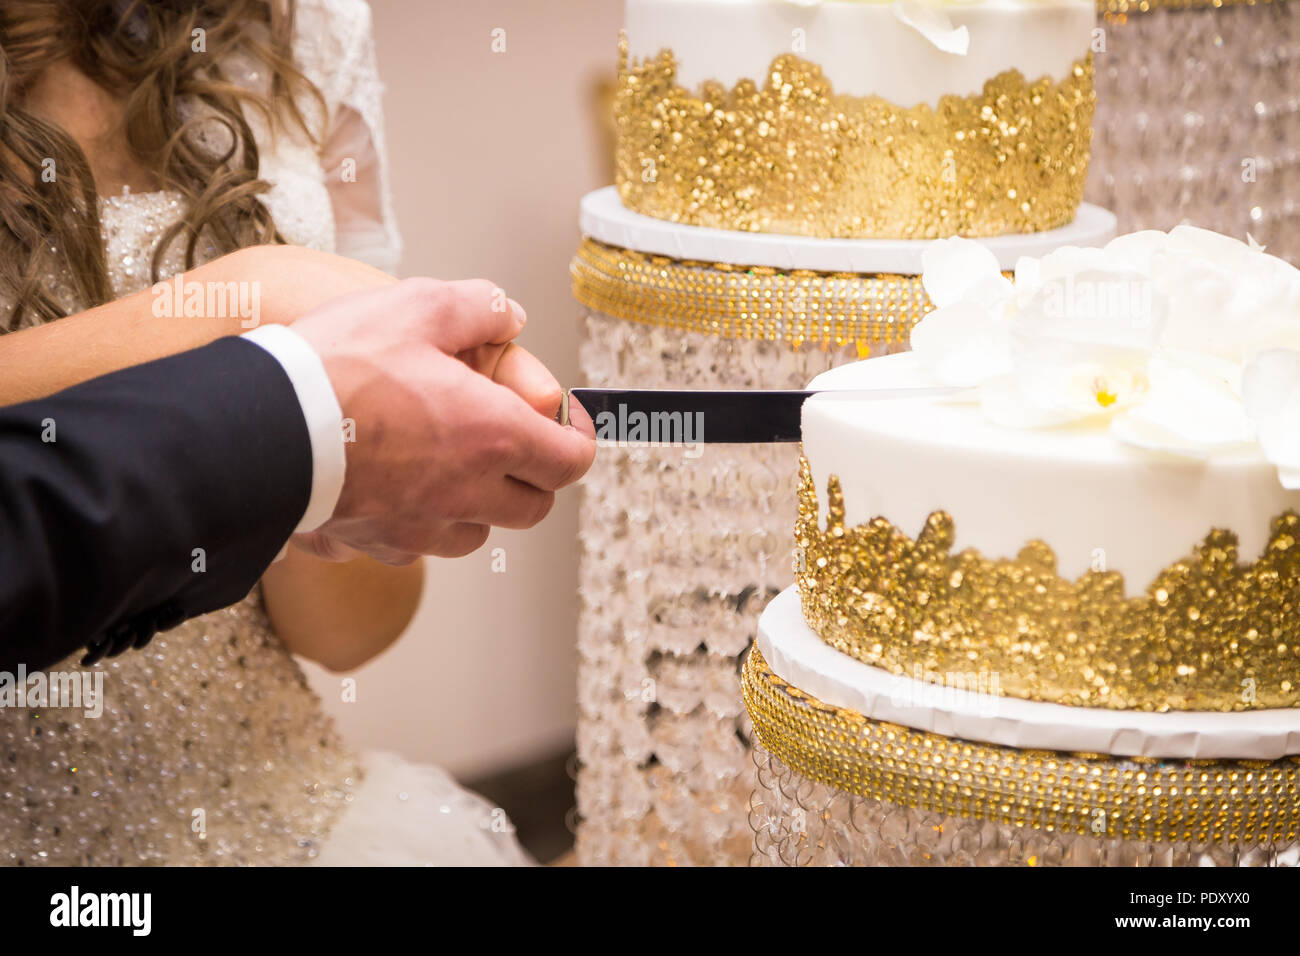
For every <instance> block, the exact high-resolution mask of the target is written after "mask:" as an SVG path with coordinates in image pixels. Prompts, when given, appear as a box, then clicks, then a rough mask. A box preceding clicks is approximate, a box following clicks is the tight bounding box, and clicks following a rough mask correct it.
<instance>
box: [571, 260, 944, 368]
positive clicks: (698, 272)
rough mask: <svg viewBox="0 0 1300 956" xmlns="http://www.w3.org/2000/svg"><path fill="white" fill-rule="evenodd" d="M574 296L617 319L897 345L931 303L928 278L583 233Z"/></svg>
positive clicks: (712, 331) (827, 343)
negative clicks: (705, 254)
mask: <svg viewBox="0 0 1300 956" xmlns="http://www.w3.org/2000/svg"><path fill="white" fill-rule="evenodd" d="M569 271H570V274H571V276H572V278H573V295H574V297H575V298H576V299H577V300H578V301H579V302H580V303H582V304H583V305H585V306H587V307H588V308H591V309H594V310H595V311H597V312H601V313H604V314H605V315H608V316H611V317H612V318H617V319H623V320H625V321H628V322H638V323H641V324H643V325H657V326H661V327H665V328H673V329H680V330H685V331H691V332H700V333H703V334H705V335H716V336H720V337H722V338H732V339H762V340H766V341H769V342H784V343H786V344H788V345H791V346H794V347H795V348H798V347H800V346H802V345H804V344H806V343H807V344H813V345H817V346H821V347H825V348H839V347H842V346H845V345H850V344H853V343H857V344H858V346H859V348H860V350H861V351H863V353H864V354H865V353H866V351H867V350H868V349H869V347H870V346H873V345H900V344H904V343H906V342H907V341H908V336H909V335H910V334H911V331H912V326H914V325H915V324H916V323H917V322H919V321H920V320H921V318H922V317H923V316H924V315H925V314H926V313H927V312H929V311H930V310H931V309H932V308H933V306H932V305H931V303H930V297H929V296H928V295H926V292H925V289H924V287H923V286H922V285H921V277H920V276H916V275H898V274H893V273H868V274H857V273H844V272H812V271H808V270H803V269H800V270H792V271H789V272H783V271H781V270H779V269H773V268H769V267H766V266H740V265H728V264H726V263H712V262H697V261H692V260H683V259H672V258H669V257H667V256H656V255H649V254H647V253H642V252H636V251H634V250H631V249H623V248H621V247H619V246H611V245H606V244H604V243H601V242H597V241H596V240H594V239H585V240H583V242H582V245H581V246H579V247H578V252H577V254H576V255H575V256H574V258H573V262H572V264H571V265H570V267H569Z"/></svg>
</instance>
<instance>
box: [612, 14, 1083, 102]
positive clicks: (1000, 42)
mask: <svg viewBox="0 0 1300 956" xmlns="http://www.w3.org/2000/svg"><path fill="white" fill-rule="evenodd" d="M943 12H944V13H945V14H946V15H947V16H948V19H950V20H951V21H952V24H953V26H954V27H955V28H962V27H965V28H966V31H967V33H968V34H969V45H968V49H967V52H966V54H965V55H958V54H955V53H946V52H944V51H942V50H939V49H938V48H936V47H935V46H934V45H933V44H932V43H931V42H930V41H929V40H927V39H926V38H925V37H924V36H923V35H922V34H921V33H920V32H918V31H917V30H916V29H914V28H913V27H911V26H908V25H907V24H905V23H903V22H901V21H900V20H898V19H897V18H896V16H895V14H894V11H893V9H892V7H891V5H890V4H889V3H887V2H882V3H851V2H848V3H846V2H827V3H820V4H812V5H804V4H797V3H789V2H782V0H758V2H753V0H744V2H737V0H628V2H627V11H626V19H625V24H626V30H627V39H628V52H629V53H630V55H631V56H632V57H634V58H638V59H640V58H644V57H648V56H654V55H656V54H658V53H659V51H660V50H664V49H670V50H672V52H673V54H674V55H675V57H676V59H677V64H678V67H677V81H678V83H680V84H681V85H682V86H684V87H686V88H687V89H692V90H693V89H697V88H698V87H699V86H700V84H702V83H705V82H707V81H709V80H716V81H717V82H719V83H722V84H723V85H724V86H727V87H731V86H733V85H735V84H736V83H737V82H738V81H740V80H742V79H751V80H754V81H755V82H762V81H763V80H764V79H765V78H766V76H767V70H768V67H769V66H770V65H771V62H772V59H773V58H774V57H776V56H778V55H780V54H782V53H796V54H798V55H799V56H801V57H803V58H805V59H807V60H811V61H812V62H814V63H816V64H817V65H818V66H820V67H821V69H822V71H823V72H824V73H825V75H826V77H827V79H829V80H830V81H831V83H832V84H833V86H834V88H835V91H836V92H838V93H847V94H850V95H853V96H869V95H872V94H875V95H877V96H881V97H884V98H885V99H886V100H888V101H889V102H891V103H894V104H895V105H898V106H904V107H908V106H914V105H916V104H918V103H929V104H930V105H931V106H936V105H937V104H938V102H939V98H940V97H941V96H943V95H944V94H948V93H955V94H958V95H961V96H968V95H970V94H972V93H978V92H979V91H980V90H981V89H982V88H983V86H984V83H985V81H987V80H989V79H991V78H992V77H994V76H996V75H997V74H999V73H1001V72H1003V71H1005V70H1011V69H1016V70H1019V71H1020V72H1021V73H1022V74H1024V75H1025V76H1026V77H1027V78H1029V79H1030V80H1037V79H1039V78H1041V77H1043V76H1045V75H1046V76H1051V77H1053V78H1055V79H1060V78H1061V77H1063V76H1065V75H1066V73H1067V72H1068V71H1069V69H1070V67H1071V65H1072V64H1073V63H1074V62H1075V61H1076V60H1079V59H1081V58H1083V57H1084V56H1085V55H1086V54H1087V53H1088V50H1089V46H1090V44H1091V36H1092V30H1093V28H1094V26H1095V25H1096V8H1095V6H1094V5H1093V3H1092V2H1091V0H1042V2H1020V3H1016V2H985V3H972V4H950V5H944V7H943Z"/></svg>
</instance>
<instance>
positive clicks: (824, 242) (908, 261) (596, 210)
mask: <svg viewBox="0 0 1300 956" xmlns="http://www.w3.org/2000/svg"><path fill="white" fill-rule="evenodd" d="M578 223H579V226H580V227H581V229H582V233H583V235H585V236H589V237H591V238H592V239H596V240H599V241H600V242H604V243H608V244H609V245H613V246H622V247H623V248H624V249H634V250H636V251H637V252H648V253H651V254H654V255H661V256H671V257H673V258H674V259H695V260H699V261H701V262H728V263H734V264H736V265H746V266H770V267H772V268H774V269H786V270H789V269H810V270H813V271H816V272H857V273H873V272H891V273H897V274H900V275H920V273H921V253H922V252H923V251H925V248H926V247H927V246H929V245H930V243H932V242H933V241H934V240H933V239H814V238H811V237H808V236H780V235H772V234H769V233H763V232H732V231H730V230H727V229H706V228H704V227H703V226H688V225H683V224H682V223H677V222H668V221H666V220H663V219H653V218H651V217H650V216H644V215H642V214H641V213H638V212H632V211H631V210H629V209H627V208H625V207H624V206H623V201H622V200H621V199H620V198H619V196H618V188H617V187H615V186H606V187H605V188H604V189H597V190H596V191H595V192H591V193H587V195H585V196H583V197H582V212H581V214H580V216H579V220H578ZM1114 237H1115V215H1114V213H1111V212H1109V211H1107V210H1105V209H1102V208H1101V207H1099V206H1092V205H1089V204H1088V203H1084V204H1083V205H1082V206H1080V207H1079V212H1078V215H1076V216H1075V217H1074V221H1073V222H1071V223H1070V224H1069V225H1067V226H1062V227H1061V228H1060V229H1052V230H1050V231H1048V232H1033V233H1026V234H1023V235H1012V236H991V237H989V238H987V239H978V240H976V241H977V242H979V243H981V244H983V245H985V246H987V247H988V248H989V249H991V250H992V251H993V254H994V255H996V256H997V258H998V264H999V265H1000V266H1001V267H1002V269H1003V270H1011V269H1014V268H1015V265H1016V260H1017V259H1019V258H1020V257H1021V256H1043V255H1046V254H1047V253H1049V252H1051V251H1052V250H1053V249H1057V248H1059V247H1061V246H1101V245H1105V244H1106V243H1107V242H1109V241H1110V240H1111V239H1113V238H1114Z"/></svg>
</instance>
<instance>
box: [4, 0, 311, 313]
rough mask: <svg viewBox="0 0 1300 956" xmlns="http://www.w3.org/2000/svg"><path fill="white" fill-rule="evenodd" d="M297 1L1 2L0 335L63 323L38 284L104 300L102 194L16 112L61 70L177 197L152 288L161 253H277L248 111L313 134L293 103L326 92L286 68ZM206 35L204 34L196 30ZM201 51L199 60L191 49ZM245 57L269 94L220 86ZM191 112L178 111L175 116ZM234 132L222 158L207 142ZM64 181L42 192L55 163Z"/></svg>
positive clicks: (67, 144)
mask: <svg viewBox="0 0 1300 956" xmlns="http://www.w3.org/2000/svg"><path fill="white" fill-rule="evenodd" d="M294 11H295V3H294V0H150V2H145V0H4V3H3V4H2V5H0V299H3V300H5V301H9V302H12V303H13V308H12V310H11V312H10V314H9V316H8V319H7V322H5V321H0V330H3V328H4V327H5V326H6V325H7V327H8V328H10V329H13V328H16V327H17V326H18V325H19V324H20V323H21V322H22V320H23V318H24V316H27V317H28V318H34V319H36V320H41V321H44V320H48V319H53V318H59V317H60V316H61V315H62V314H63V312H62V310H61V307H60V305H59V303H58V302H57V301H56V300H55V299H54V297H53V295H52V294H51V292H50V291H49V290H48V289H46V288H44V287H43V281H44V280H43V277H44V276H46V275H48V274H50V272H51V270H52V268H53V269H57V268H59V267H62V268H64V269H65V270H66V273H67V275H68V276H69V277H70V280H71V282H72V283H73V292H74V293H75V295H76V298H77V299H78V301H79V302H80V303H81V304H82V305H83V306H84V307H90V306H94V305H99V304H101V303H103V302H106V301H108V300H109V299H111V298H112V295H113V291H112V287H111V285H110V282H109V278H108V268H107V263H106V261H105V256H104V245H103V240H102V238H101V234H100V222H99V210H98V196H97V193H96V188H95V181H94V177H93V175H92V174H91V170H90V166H89V163H88V162H87V160H86V156H85V154H84V153H83V152H82V150H81V148H80V147H79V146H78V145H77V143H76V142H75V141H74V140H73V139H72V137H71V136H69V135H68V134H67V133H66V132H65V131H64V130H62V129H60V128H59V127H57V126H55V125H53V124H51V123H49V122H47V121H44V120H42V119H40V118H39V117H37V116H35V115H33V114H32V113H30V112H28V111H26V110H25V109H24V108H23V94H24V90H25V89H26V88H27V86H28V85H29V84H30V83H31V82H32V81H33V80H34V79H35V78H36V77H37V76H39V75H40V73H41V71H42V70H44V69H45V68H46V67H48V66H49V65H50V64H52V63H56V62H59V61H67V62H68V63H70V64H72V65H73V66H75V67H77V68H78V69H79V70H81V71H82V72H83V73H85V74H86V75H87V76H88V77H90V78H91V79H92V80H93V81H95V82H96V83H97V84H99V85H100V86H101V87H103V88H104V89H105V90H108V91H109V92H111V93H114V94H115V95H118V96H121V97H122V98H123V102H124V104H125V136H126V143H127V147H128V149H129V150H130V152H131V155H132V158H133V159H134V160H135V161H137V162H138V163H139V164H140V165H141V166H142V167H143V168H145V169H148V170H150V171H151V172H152V173H153V174H154V175H155V176H156V177H157V179H158V181H159V182H160V184H161V187H162V188H164V189H168V190H174V191H176V192H178V193H180V194H181V195H182V196H183V197H184V199H185V203H184V207H185V212H184V215H183V216H182V218H181V219H180V220H179V221H178V222H176V223H175V224H174V225H172V226H171V227H170V228H169V229H168V230H167V232H166V233H165V235H164V236H163V238H162V240H161V241H160V242H159V243H158V245H157V247H156V248H155V250H154V253H153V262H152V264H151V268H152V272H153V279H154V281H157V280H158V279H159V278H161V276H160V275H159V270H160V264H161V262H162V261H163V257H164V255H165V254H166V252H167V251H168V249H169V247H170V246H171V245H172V244H173V243H174V242H177V241H183V242H184V243H185V263H186V268H191V267H193V266H194V265H195V258H196V251H197V249H198V248H199V243H200V241H201V240H202V241H203V242H204V243H205V244H207V243H210V244H211V245H212V246H213V247H215V248H216V249H217V251H218V252H220V253H225V252H231V251H233V250H235V249H239V248H242V247H244V246H249V245H254V244H258V243H268V242H282V241H283V239H282V237H281V236H280V234H279V232H278V230H277V229H276V226H275V222H274V221H273V219H272V218H271V214H270V212H269V211H268V210H267V208H266V206H265V205H264V204H263V203H262V202H261V200H260V199H259V198H258V197H259V195H260V194H261V193H263V192H265V191H266V190H267V189H268V188H269V186H268V184H267V183H266V182H265V181H263V180H261V179H260V178H259V176H258V172H259V157H258V148H257V143H256V141H255V140H254V138H253V134H252V131H251V129H250V127H249V124H248V122H247V120H246V118H245V114H244V107H248V106H251V107H252V108H254V109H256V110H258V111H260V112H261V113H262V114H263V115H264V116H265V117H266V119H267V121H268V123H269V124H271V126H272V128H275V126H276V125H278V124H283V123H285V122H292V123H296V124H297V125H299V126H300V127H301V128H302V129H303V130H304V131H306V132H307V134H308V135H311V131H310V130H309V129H308V123H307V121H306V120H305V118H304V116H303V114H302V112H301V110H300V108H299V106H298V103H299V102H300V101H301V97H302V95H303V94H304V93H305V94H307V95H308V96H310V97H313V98H314V99H315V101H316V102H317V103H319V102H320V94H319V92H318V91H317V90H316V89H315V87H314V86H313V85H312V84H311V83H310V81H308V80H307V78H306V77H305V76H303V74H302V73H301V72H300V71H299V70H298V69H297V67H296V66H295V65H294V63H293V59H292V37H293V21H294ZM200 30H201V31H202V33H198V32H196V31H200ZM199 36H201V37H202V38H203V41H204V47H205V50H204V53H203V55H196V54H195V52H194V50H193V44H194V42H195V37H199ZM235 50H240V51H243V52H244V53H246V54H247V55H250V56H252V57H254V58H255V59H256V60H257V61H258V62H260V63H261V64H263V66H264V68H265V69H266V71H267V73H268V75H269V77H270V85H269V94H264V93H260V92H257V91H253V90H249V89H247V88H245V87H241V86H240V85H238V84H236V83H234V82H232V81H231V80H230V79H228V78H227V77H226V76H224V75H223V73H222V69H221V64H222V63H223V62H224V60H225V56H226V54H228V53H230V52H232V51H235ZM185 103H190V104H195V105H197V106H199V107H200V108H199V109H198V110H194V109H188V110H184V109H182V104H185ZM213 123H218V124H220V125H221V126H223V127H225V128H226V130H228V131H229V134H230V135H229V137H223V139H225V141H226V142H227V143H228V144H229V146H228V149H225V150H223V151H222V152H221V153H220V154H218V153H217V152H216V151H214V149H213V148H212V146H211V145H208V144H209V143H210V142H211V137H210V136H209V137H206V139H205V138H204V137H202V136H201V135H200V133H201V131H202V130H203V129H204V128H205V127H207V128H209V129H210V128H211V124H213ZM51 159H52V160H53V161H54V164H55V165H54V168H55V169H56V170H57V171H58V173H57V176H56V177H52V178H53V179H54V181H46V179H47V178H50V177H43V176H42V171H43V169H44V168H45V164H47V163H48V161H49V160H51Z"/></svg>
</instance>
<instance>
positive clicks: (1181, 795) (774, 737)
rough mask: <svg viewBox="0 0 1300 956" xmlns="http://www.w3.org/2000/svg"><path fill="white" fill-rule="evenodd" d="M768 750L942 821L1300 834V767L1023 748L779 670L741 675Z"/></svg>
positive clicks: (753, 659) (758, 656)
mask: <svg viewBox="0 0 1300 956" xmlns="http://www.w3.org/2000/svg"><path fill="white" fill-rule="evenodd" d="M741 688H742V691H743V694H744V698H745V706H746V708H747V709H748V711H749V716H750V719H751V720H752V721H753V724H754V733H755V734H756V735H757V737H758V740H759V742H760V743H761V744H762V745H763V746H764V747H765V748H767V750H769V751H770V752H771V753H773V754H775V755H776V756H777V757H778V758H779V759H780V760H781V761H782V762H784V763H785V764H786V766H788V767H790V768H791V769H792V770H794V771H795V772H796V773H798V774H800V775H801V776H803V777H806V778H807V779H809V780H814V781H817V782H819V783H822V784H825V785H827V786H830V787H834V788H836V789H839V790H842V791H845V792H848V793H854V794H858V795H860V796H864V797H870V798H872V799H876V800H883V801H885V802H888V803H892V804H896V805H898V806H905V807H911V808H913V809H916V808H919V809H924V810H929V811H932V812H934V813H943V814H949V815H953V816H960V817H963V818H967V819H976V820H988V821H992V822H995V823H1006V824H1011V825H1013V826H1025V827H1032V828H1034V829H1039V830H1048V831H1052V830H1059V831H1061V832H1065V833H1076V834H1082V835H1089V836H1094V837H1105V838H1116V837H1118V838H1122V839H1126V840H1135V839H1140V840H1151V841H1176V842H1190V843H1217V842H1225V841H1226V842H1239V843H1268V842H1284V841H1291V840H1294V839H1296V837H1297V835H1300V758H1297V757H1286V758H1283V759H1281V760H1276V761H1246V760H1237V761H1220V760H1158V759H1154V758H1140V757H1112V756H1107V755H1100V754H1079V753H1058V752H1054V751H1045V750H1017V749H1015V748H1012V747H999V746H995V745H992V744H981V743H975V742H972V741H968V740H960V739H955V738H949V737H943V736H940V735H938V734H933V733H928V732H926V731H920V730H913V729H910V728H907V727H901V726H898V725H896V724H889V723H883V722H881V721H875V720H870V719H868V718H867V717H865V716H863V715H862V714H860V713H857V712H856V711H852V710H846V709H843V708H838V707H832V706H830V705H829V704H825V703H823V702H821V701H819V700H817V699H816V698H814V697H812V696H810V695H808V694H805V693H804V692H802V691H800V690H799V689H798V688H796V687H793V686H791V685H790V684H788V683H786V682H785V681H784V680H782V679H781V678H780V677H779V676H777V675H776V674H775V673H773V672H772V670H771V668H770V667H769V666H768V664H767V661H765V660H764V659H763V655H762V653H761V652H760V651H759V650H758V648H757V647H755V648H753V649H752V650H751V651H750V653H749V657H748V659H747V660H746V661H745V667H744V671H743V673H742V676H741Z"/></svg>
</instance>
